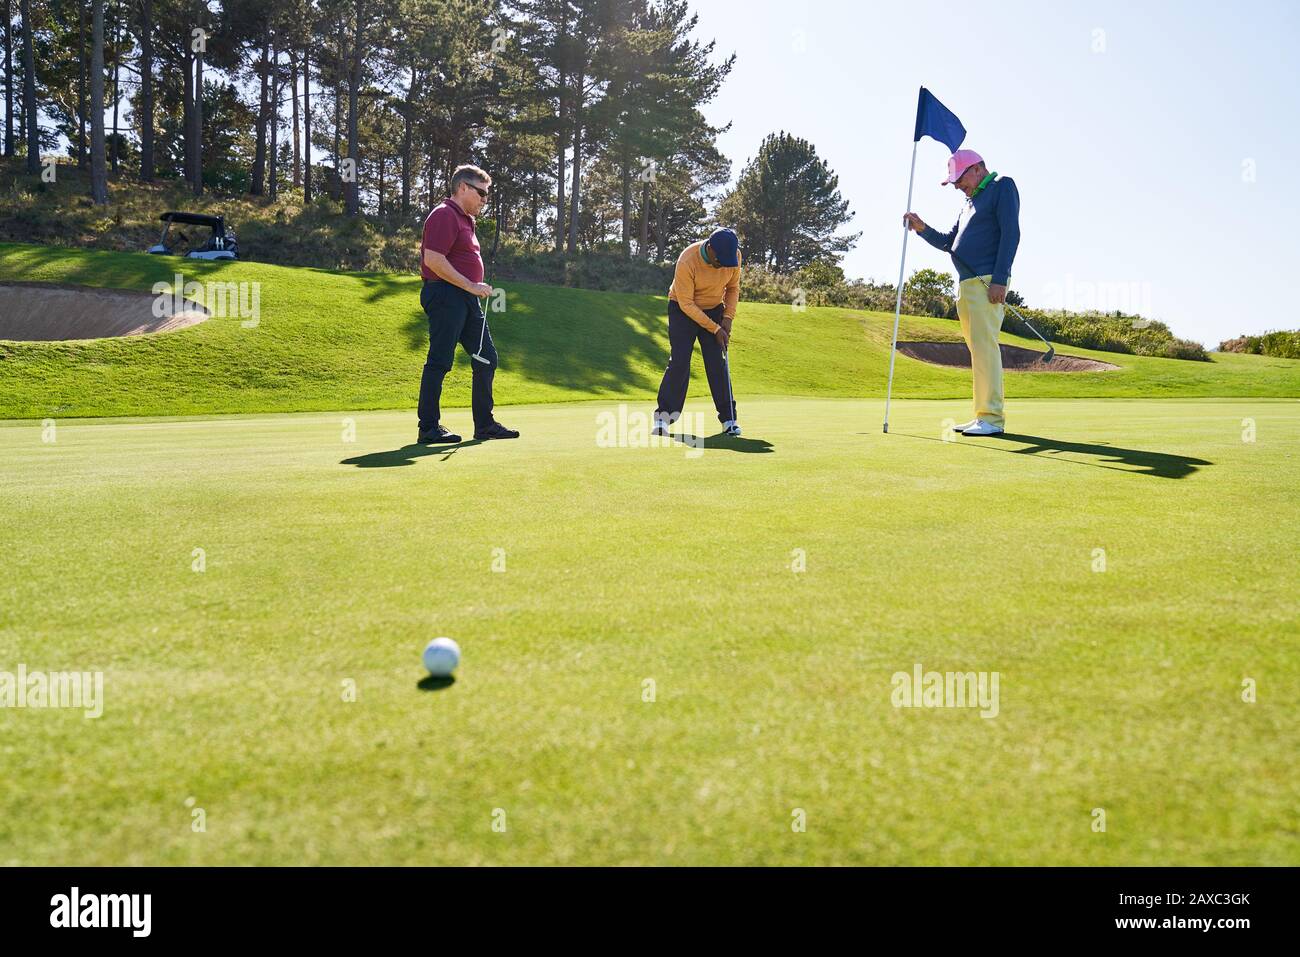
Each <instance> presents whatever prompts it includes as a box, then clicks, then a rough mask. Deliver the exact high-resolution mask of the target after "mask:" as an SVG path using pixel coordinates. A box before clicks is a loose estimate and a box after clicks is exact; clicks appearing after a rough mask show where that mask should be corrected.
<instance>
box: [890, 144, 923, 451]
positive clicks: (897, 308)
mask: <svg viewBox="0 0 1300 957" xmlns="http://www.w3.org/2000/svg"><path fill="white" fill-rule="evenodd" d="M920 142H921V140H920V139H919V138H918V139H917V140H916V141H915V142H913V143H912V171H911V172H910V173H908V174H907V211H908V212H909V213H910V212H911V211H912V181H913V180H914V179H916V147H917V144H918V143H920ZM911 231H912V230H911V227H910V226H908V225H907V223H903V255H902V257H901V258H900V259H899V260H898V292H897V295H896V296H895V297H894V339H893V341H892V342H891V343H890V344H889V385H888V386H887V387H886V388H885V434H888V433H889V397H890V395H892V394H893V391H894V354H895V352H896V351H897V349H898V317H899V315H900V314H901V312H902V310H903V264H904V263H906V262H907V234H908V233H910V232H911Z"/></svg>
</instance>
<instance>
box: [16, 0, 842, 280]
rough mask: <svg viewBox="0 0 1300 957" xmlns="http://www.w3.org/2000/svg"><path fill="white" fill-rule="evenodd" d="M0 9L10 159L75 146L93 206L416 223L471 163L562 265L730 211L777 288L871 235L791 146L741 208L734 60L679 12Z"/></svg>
mask: <svg viewBox="0 0 1300 957" xmlns="http://www.w3.org/2000/svg"><path fill="white" fill-rule="evenodd" d="M4 2H5V5H6V16H5V18H4V58H5V78H6V82H5V117H6V127H5V139H4V151H5V154H6V155H9V156H13V155H16V154H17V153H25V155H26V159H27V170H28V172H29V173H31V174H37V173H39V172H40V168H41V156H42V154H43V153H45V154H48V153H49V152H50V151H52V150H55V149H57V148H59V145H60V144H61V143H65V142H66V149H67V153H68V156H69V158H70V160H71V161H72V162H75V163H76V164H77V165H78V166H81V167H85V168H86V169H88V171H89V174H90V176H89V179H90V194H91V198H92V200H93V201H94V202H95V203H101V204H102V203H107V202H108V201H109V189H110V186H111V185H112V184H113V183H116V184H119V186H120V187H121V188H125V186H124V185H122V184H123V183H124V180H129V179H130V178H138V179H139V180H141V181H145V182H153V181H157V180H179V181H182V182H184V183H185V184H187V186H188V188H189V189H190V190H192V192H193V193H194V194H195V195H201V194H202V193H203V192H204V191H205V190H212V191H214V192H217V193H221V194H229V193H247V194H251V195H252V196H258V197H264V198H265V200H266V201H267V202H268V203H275V202H277V201H279V200H280V198H281V194H282V193H285V192H286V191H288V192H290V193H292V194H293V195H294V196H295V197H296V198H300V199H301V201H302V202H304V203H312V202H314V201H319V200H321V198H322V197H324V198H327V199H328V200H330V201H333V202H336V203H337V204H338V206H339V208H340V210H341V211H342V212H343V213H344V214H345V215H347V216H350V217H356V216H359V215H363V214H364V215H367V216H375V217H380V218H381V219H392V220H395V221H399V222H402V223H416V222H418V221H419V219H420V218H422V217H423V215H424V213H425V212H427V210H428V209H429V208H430V206H431V205H433V204H435V203H436V202H438V201H439V200H440V199H441V197H442V196H443V195H444V194H445V188H444V187H445V183H446V182H447V180H448V179H449V177H450V174H451V171H452V170H453V169H454V168H455V166H456V165H458V164H460V163H462V162H474V163H477V164H478V165H481V166H483V167H484V168H485V169H487V170H489V172H490V173H491V174H492V176H493V179H494V184H493V192H494V199H493V206H492V207H490V210H489V211H490V215H491V219H492V220H494V228H496V229H498V230H500V231H502V232H505V233H508V234H511V235H513V236H515V237H518V238H521V239H523V240H527V241H529V242H532V243H536V244H539V245H540V244H544V245H546V246H548V247H550V248H553V249H554V250H555V251H556V252H559V253H562V254H563V253H573V252H575V251H576V250H579V249H606V250H617V251H619V252H621V253H622V255H623V256H625V257H631V256H634V255H635V256H640V257H644V258H652V259H658V260H662V259H664V258H665V257H666V256H667V254H668V251H669V250H670V249H675V248H676V246H678V245H680V244H681V243H682V242H686V241H690V240H692V239H694V238H696V237H697V236H698V233H699V231H700V230H701V229H702V228H704V227H705V226H706V225H708V224H709V223H710V222H711V221H712V219H711V217H712V215H713V214H715V213H716V214H717V215H718V216H720V217H723V218H725V219H726V221H728V222H729V223H732V224H734V225H737V226H738V227H739V228H740V230H741V233H742V237H744V238H745V239H746V242H747V248H748V247H750V246H752V247H753V250H752V251H751V252H750V259H751V261H754V262H763V263H766V264H768V265H770V266H771V267H772V268H774V269H776V270H778V271H786V270H793V269H797V268H799V267H801V266H803V265H806V264H807V263H809V262H812V261H814V260H817V259H825V260H831V261H834V260H836V259H838V258H839V256H841V255H842V254H843V252H845V251H846V250H847V249H848V248H849V247H850V246H851V245H852V242H853V239H855V238H856V237H849V238H848V239H845V238H843V237H838V238H837V237H835V236H834V235H833V234H834V232H835V230H836V229H837V228H838V227H839V226H840V225H841V224H842V223H843V222H845V221H847V219H848V218H849V217H851V215H852V214H851V213H850V212H848V207H847V203H846V202H845V201H843V200H842V199H841V198H840V196H839V194H838V190H837V184H836V183H835V179H834V174H833V173H832V172H831V171H830V170H829V168H828V167H827V166H826V164H825V163H824V162H822V161H820V160H819V159H818V158H817V157H816V154H815V150H813V148H812V146H811V144H808V143H807V142H806V141H803V140H798V139H797V138H795V137H793V136H788V135H786V134H784V133H783V134H780V135H779V136H777V135H776V134H774V135H773V137H770V138H769V140H768V141H766V142H765V143H764V144H762V147H761V148H760V152H759V155H758V157H756V158H755V159H753V160H750V162H749V164H748V165H747V166H746V168H745V171H744V173H743V174H742V176H741V179H740V181H739V182H738V184H737V186H736V187H735V188H734V189H732V190H730V191H728V190H726V185H727V183H728V181H729V179H730V174H731V164H730V162H729V161H728V159H727V158H726V157H724V156H723V155H722V154H721V153H720V152H719V150H718V147H717V138H718V135H719V134H720V133H721V132H723V131H724V130H725V129H726V128H727V127H725V126H722V127H715V126H712V125H710V123H709V122H708V121H707V120H706V119H705V117H704V114H703V113H702V111H701V108H702V107H703V106H705V105H707V104H708V103H709V102H710V101H711V100H713V98H714V97H715V96H716V95H717V93H718V91H719V89H720V88H721V86H722V84H723V83H724V81H725V80H726V78H727V76H728V74H729V73H730V71H731V69H732V66H733V63H734V56H732V57H719V56H717V55H716V54H715V46H716V44H715V43H714V42H702V41H700V40H699V39H697V38H695V36H694V33H695V30H696V18H695V16H694V15H693V14H692V13H691V12H690V10H689V8H688V6H687V3H686V2H685V0H657V2H652V0H511V2H502V0H210V2H202V0H19V5H18V7H19V8H18V10H17V11H15V10H14V9H13V6H14V4H13V0H4ZM15 12H17V14H18V19H17V21H16V22H15V19H14V13H15ZM41 120H44V122H43V123H42V122H41ZM110 174H111V176H112V183H110Z"/></svg>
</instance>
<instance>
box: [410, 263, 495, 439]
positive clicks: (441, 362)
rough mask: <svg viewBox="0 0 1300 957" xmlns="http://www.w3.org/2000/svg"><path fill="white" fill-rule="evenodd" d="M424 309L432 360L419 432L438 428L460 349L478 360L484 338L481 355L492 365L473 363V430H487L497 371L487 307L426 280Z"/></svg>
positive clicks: (448, 286) (448, 285) (422, 399)
mask: <svg viewBox="0 0 1300 957" xmlns="http://www.w3.org/2000/svg"><path fill="white" fill-rule="evenodd" d="M420 305H421V306H423V307H424V313H425V315H426V316H428V317H429V356H428V358H427V359H425V361H424V374H423V375H422V376H421V377H420V431H421V432H425V431H428V430H429V429H432V428H434V427H436V426H437V425H438V422H439V416H440V415H441V409H440V403H441V401H442V380H443V379H444V378H445V377H446V375H447V373H448V372H450V371H451V366H452V362H453V361H455V358H456V343H460V346H461V348H463V349H464V350H465V354H466V355H473V354H474V353H475V352H477V351H478V343H479V337H480V336H482V337H483V351H482V352H481V353H480V355H482V356H483V357H484V358H486V359H488V360H489V362H488V363H486V364H484V363H482V362H478V361H477V360H474V359H471V360H470V366H471V367H472V369H473V376H474V378H473V383H472V385H471V387H470V404H471V406H472V408H473V411H474V428H475V429H483V428H486V427H487V426H489V425H491V424H492V421H493V420H492V378H493V376H495V375H496V371H497V349H496V346H494V345H493V344H492V330H490V329H485V328H484V327H485V326H486V325H487V316H486V315H484V313H483V304H482V301H481V300H480V299H479V298H478V296H475V295H473V294H472V293H468V292H466V291H465V290H464V289H461V288H460V287H459V286H453V285H452V284H451V283H449V282H443V281H442V280H441V279H426V280H425V281H424V288H423V289H421V290H420Z"/></svg>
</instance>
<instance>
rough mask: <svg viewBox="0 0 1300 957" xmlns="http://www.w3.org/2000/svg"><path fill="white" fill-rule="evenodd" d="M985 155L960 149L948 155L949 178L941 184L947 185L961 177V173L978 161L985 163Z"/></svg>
mask: <svg viewBox="0 0 1300 957" xmlns="http://www.w3.org/2000/svg"><path fill="white" fill-rule="evenodd" d="M983 162H984V157H983V156H980V154H979V153H976V152H975V151H974V150H958V151H957V152H955V153H953V154H952V156H949V157H948V178H947V179H945V180H944V181H943V182H942V183H940V184H939V185H940V186H947V185H948V184H949V183H955V182H957V180H959V179H961V174H962V173H964V172H966V170H967V169H968V168H970V167H971V166H974V165H975V164H976V163H983Z"/></svg>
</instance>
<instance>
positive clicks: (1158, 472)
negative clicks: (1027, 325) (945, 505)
mask: <svg viewBox="0 0 1300 957" xmlns="http://www.w3.org/2000/svg"><path fill="white" fill-rule="evenodd" d="M897 434H899V435H906V436H908V437H909V438H913V439H924V440H925V441H927V442H943V439H936V438H934V437H932V436H929V435H916V434H914V433H911V432H900V433H897ZM984 438H987V439H988V440H989V441H988V442H976V441H973V439H972V438H966V437H965V436H958V437H957V439H956V441H957V442H959V443H960V444H962V445H968V446H971V447H973V448H977V449H988V450H990V451H993V452H1008V453H1010V454H1012V455H1039V456H1041V455H1055V453H1057V452H1070V453H1075V454H1078V455H1091V456H1094V457H1096V458H1097V459H1098V460H1099V461H1096V462H1086V461H1082V460H1080V459H1071V458H1060V459H1058V458H1053V459H1052V461H1054V462H1067V463H1069V464H1071V465H1087V466H1090V467H1092V468H1098V469H1108V470H1110V471H1112V472H1128V473H1131V474H1133V475H1154V476H1156V477H1158V478H1167V479H1180V478H1186V477H1187V476H1189V475H1191V474H1192V473H1193V472H1196V471H1198V470H1199V469H1200V467H1201V466H1202V465H1213V464H1214V463H1213V462H1209V461H1207V460H1205V459H1194V458H1192V457H1190V456H1187V455H1174V454H1173V453H1170V452H1149V451H1146V450H1145V449H1125V448H1120V447H1119V446H1117V445H1107V444H1105V443H1100V444H1089V443H1086V442H1063V441H1061V440H1060V439H1048V438H1044V437H1042V436H1039V435H1018V434H1017V433H1015V432H1003V433H1002V434H1001V435H990V436H985V437H984ZM1007 442H1021V443H1024V446H1023V447H1022V448H1008V447H1006V446H1005V445H1004V443H1007ZM1103 462H1113V463H1115V464H1114V465H1104V464H1102V463H1103ZM1120 466H1128V467H1127V468H1121V467H1120Z"/></svg>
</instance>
